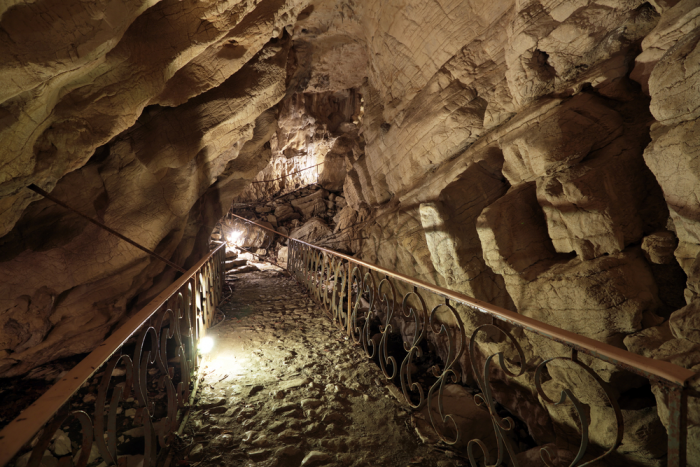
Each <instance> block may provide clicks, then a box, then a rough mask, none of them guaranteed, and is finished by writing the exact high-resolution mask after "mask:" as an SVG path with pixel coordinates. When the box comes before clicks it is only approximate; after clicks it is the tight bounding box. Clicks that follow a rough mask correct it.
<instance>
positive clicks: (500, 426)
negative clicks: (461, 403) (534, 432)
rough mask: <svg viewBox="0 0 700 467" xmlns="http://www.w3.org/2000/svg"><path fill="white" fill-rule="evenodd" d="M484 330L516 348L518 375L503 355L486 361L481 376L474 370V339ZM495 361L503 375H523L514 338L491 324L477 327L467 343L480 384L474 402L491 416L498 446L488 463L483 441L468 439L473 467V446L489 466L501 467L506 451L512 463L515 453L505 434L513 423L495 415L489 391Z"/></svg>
mask: <svg viewBox="0 0 700 467" xmlns="http://www.w3.org/2000/svg"><path fill="white" fill-rule="evenodd" d="M487 330H495V331H496V332H498V333H501V334H503V335H504V336H505V337H506V338H507V339H508V340H509V341H510V342H511V344H512V345H513V346H514V347H515V349H516V351H517V352H518V359H519V368H518V370H517V372H512V371H511V370H510V369H509V368H508V366H507V365H506V362H507V363H508V364H510V365H515V364H516V362H515V361H513V360H510V359H508V358H506V357H505V356H504V354H503V352H498V353H495V354H493V355H490V356H488V357H487V358H486V362H485V363H484V368H483V372H482V373H481V375H480V374H479V372H478V371H477V368H478V362H477V359H476V358H477V355H478V353H477V351H476V336H477V334H479V333H480V332H482V331H487ZM494 358H498V363H499V365H500V366H501V369H502V370H503V372H504V373H505V374H506V375H508V376H510V377H513V378H517V377H518V376H521V375H522V374H523V373H524V372H525V369H526V366H525V363H524V362H525V355H524V354H523V350H522V348H521V347H520V344H518V341H516V340H515V338H513V336H512V335H511V334H510V333H509V332H508V331H505V330H503V329H501V328H500V327H498V326H495V325H493V324H484V325H482V326H479V327H478V328H476V329H475V330H474V332H473V333H472V336H471V340H470V341H469V359H470V361H471V365H472V368H473V369H474V376H475V378H476V382H477V384H478V385H479V389H481V394H477V395H475V396H474V401H475V402H476V405H477V406H479V407H482V408H484V409H486V410H487V411H488V412H489V415H490V416H491V422H492V423H493V429H494V431H495V432H496V441H497V443H498V458H497V460H496V463H495V464H492V465H491V464H489V452H488V448H487V447H486V445H485V444H484V443H483V441H481V440H479V439H473V440H470V441H469V443H468V445H467V454H468V456H469V462H470V463H471V465H472V467H476V465H477V464H476V458H475V456H474V446H478V447H479V449H480V450H481V452H482V454H483V456H484V463H485V465H487V466H489V467H496V466H499V465H501V464H502V463H503V461H504V458H505V452H507V453H508V455H509V456H510V458H511V460H512V461H513V462H515V452H514V451H513V447H512V446H511V443H510V440H509V439H508V437H507V435H506V433H507V432H508V431H511V430H512V429H513V427H514V426H515V424H514V422H513V419H512V418H510V417H506V418H501V417H500V416H499V415H498V413H497V412H496V402H495V400H494V398H493V391H492V390H491V362H492V361H493V359H494Z"/></svg>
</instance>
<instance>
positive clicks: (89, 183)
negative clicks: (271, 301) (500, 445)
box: [0, 0, 700, 465]
mask: <svg viewBox="0 0 700 467" xmlns="http://www.w3.org/2000/svg"><path fill="white" fill-rule="evenodd" d="M2 8H3V9H2V10H0V14H1V15H2V16H0V26H1V27H2V29H1V30H2V35H0V57H2V60H0V80H1V81H0V82H1V83H2V85H3V86H2V87H1V89H0V101H1V102H2V103H1V104H0V143H1V144H0V167H1V169H0V284H1V285H0V374H2V375H14V374H22V373H24V372H27V371H28V370H30V369H31V368H33V367H35V366H37V365H40V364H42V363H44V362H46V361H49V360H52V359H56V358H60V357H62V356H67V355H73V354H75V353H79V352H85V351H88V350H90V349H92V348H94V346H95V345H96V344H97V343H98V342H100V341H101V339H102V338H103V336H104V335H106V334H107V333H108V332H109V331H110V330H111V329H113V328H114V327H115V326H116V325H118V324H119V323H120V322H121V321H123V320H124V319H125V317H127V316H128V314H129V313H130V312H132V311H134V310H136V309H138V307H139V306H140V305H142V304H143V303H145V302H146V301H147V300H148V299H149V298H150V297H153V296H154V294H156V293H157V292H158V291H159V290H162V288H163V287H165V286H166V285H167V284H168V283H169V281H171V280H172V279H173V278H174V277H175V273H174V272H173V271H170V270H169V269H168V268H166V267H164V265H162V264H161V263H159V262H158V261H156V260H154V259H151V258H150V257H148V256H146V255H145V254H143V253H142V252H140V251H137V250H135V249H133V248H132V247H130V246H128V245H126V244H124V243H123V242H120V241H119V240H117V239H115V238H113V237H111V236H109V235H108V234H107V233H105V232H104V231H101V230H99V229H98V228H96V227H94V226H93V225H91V224H88V223H86V222H85V221H83V220H81V219H80V218H79V217H78V216H76V215H74V214H72V213H70V212H66V211H65V210H63V209H62V208H59V207H57V206H55V205H53V204H52V203H51V202H49V201H46V200H40V199H39V197H38V196H36V195H34V194H33V193H32V192H31V191H29V190H28V189H27V188H26V186H28V185H29V184H32V183H34V184H37V185H39V186H41V187H43V188H44V189H47V190H49V191H52V193H53V194H54V195H55V196H57V197H59V198H61V199H63V200H64V201H66V202H68V203H69V204H71V205H72V206H74V207H75V208H76V209H79V210H80V211H81V212H84V213H86V214H89V215H90V216H93V217H95V218H97V219H99V220H100V221H102V222H104V223H106V224H107V225H109V226H110V227H112V228H114V229H116V230H118V231H120V232H122V233H123V234H125V235H128V236H129V237H131V238H133V239H134V240H136V241H138V242H140V243H142V244H143V245H144V246H146V247H148V248H151V249H154V250H155V251H157V252H158V253H159V254H161V255H163V256H165V257H167V258H169V259H171V260H172V261H174V262H176V263H178V264H180V265H182V266H184V267H187V266H188V265H191V264H192V263H193V262H194V261H196V259H197V258H199V257H200V256H201V254H202V253H203V252H204V251H206V248H207V241H208V238H209V234H210V233H211V230H212V228H213V226H214V225H215V223H216V222H217V221H218V220H219V219H220V218H221V216H222V214H223V213H224V212H225V211H226V210H227V209H228V208H229V206H230V204H231V202H232V201H235V202H236V203H268V202H269V200H270V199H271V198H272V197H273V196H281V195H285V194H289V193H291V192H296V191H297V190H298V189H299V188H302V187H304V186H306V185H309V184H318V186H320V187H321V188H322V189H323V190H320V191H317V192H316V193H321V194H315V193H305V194H304V195H300V196H295V197H294V200H293V201H289V202H286V201H285V202H275V203H268V206H267V207H268V208H269V212H267V211H266V212H264V213H261V215H262V214H264V216H265V219H266V221H268V222H270V224H271V225H276V226H280V227H281V228H284V229H287V227H284V226H283V224H284V225H285V226H286V225H290V226H291V225H292V224H291V223H293V228H292V230H296V232H295V233H296V235H298V236H301V237H303V238H314V239H317V241H319V242H323V241H324V239H325V240H326V241H327V240H328V238H331V236H335V237H332V238H338V236H342V239H341V240H340V242H341V243H339V244H338V245H339V246H338V248H339V249H342V250H344V251H351V252H352V253H354V254H357V255H358V256H359V257H362V258H364V259H366V260H369V261H372V262H375V263H378V264H380V265H382V266H385V267H389V268H392V269H395V270H398V271H399V272H402V273H404V274H407V275H410V276H413V277H417V278H420V279H422V280H426V281H428V282H431V283H435V284H438V285H441V286H444V287H448V288H451V289H454V290H457V291H460V292H463V293H465V294H468V295H472V296H474V297H476V298H479V299H481V300H485V301H488V302H491V303H494V304H497V305H499V306H502V307H505V308H508V309H512V310H516V311H518V312H519V313H522V314H524V315H527V316H531V317H533V318H536V319H539V320H542V321H545V322H548V323H550V324H553V325H556V326H559V327H562V328H564V329H567V330H570V331H574V332H577V333H579V334H582V335H586V336H588V337H591V338H593V339H597V340H600V341H604V342H607V343H609V344H612V345H616V346H619V347H621V348H626V349H629V350H631V351H634V352H637V353H640V354H644V355H648V356H652V357H654V358H660V359H666V360H671V361H674V362H677V363H678V364H681V365H684V366H686V367H688V368H694V369H697V368H698V367H697V365H700V357H698V355H700V353H699V350H698V348H697V346H698V345H700V344H699V343H698V342H696V341H698V339H697V336H696V335H695V334H697V333H696V332H695V330H696V328H697V326H696V324H697V323H696V321H697V320H698V318H697V317H698V312H697V306H696V305H697V301H698V300H700V296H699V295H700V260H699V259H698V256H699V254H700V205H699V204H698V191H699V188H698V187H700V183H699V181H698V180H699V179H700V169H699V167H700V166H699V165H698V164H697V163H696V160H697V159H698V155H699V154H700V65H699V64H700V45H699V44H700V29H699V28H700V7H698V3H697V1H695V0H680V1H667V0H663V1H662V0H655V1H652V2H644V1H642V0H624V1H623V0H620V1H607V0H580V1H579V0H577V1H564V0H556V1H544V0H528V1H514V0H497V1H483V0H446V1H441V2H436V1H431V0H425V1H413V2H399V1H394V0H388V1H385V0H382V1H379V0H368V1H363V2H357V1H353V0H259V1H234V0H231V1H228V2H213V1H204V2H202V1H198V2H194V1H187V0H185V1H179V0H178V1H175V0H161V1H155V0H153V1H148V2H139V1H133V2H126V3H124V2H111V1H104V2H100V3H98V4H93V3H85V2H79V1H77V0H75V1H72V0H69V1H67V2H59V3H56V2H51V1H44V0H39V1H37V2H33V3H19V2H11V3H7V4H5V5H3V7H2ZM252 182H254V183H252ZM341 194H342V197H341V198H342V200H343V201H342V205H341V204H340V203H339V202H337V203H336V202H335V201H334V199H336V198H335V197H336V196H337V195H341ZM341 198H338V199H341ZM331 212H332V213H333V215H332V216H331V215H330V214H329V213H331ZM331 220H332V222H331ZM431 300H432V299H431ZM429 301H430V300H429ZM433 302H434V300H433V301H431V302H430V303H429V304H430V305H435V304H437V302H435V303H433ZM459 313H460V316H461V317H462V319H463V321H464V322H465V329H466V330H467V332H468V335H469V334H471V332H472V331H473V330H474V329H476V327H477V326H478V325H480V324H482V322H483V321H482V320H481V318H480V317H475V316H474V315H473V313H472V312H471V311H470V310H466V309H465V310H461V309H460V310H459ZM396 326H397V329H398V328H400V329H401V330H402V332H403V333H404V334H406V335H409V334H410V333H411V332H412V331H411V329H404V328H401V325H400V323H397V324H396ZM694 333H695V334H694ZM515 337H516V338H517V340H518V342H519V343H520V345H521V346H522V348H523V352H524V353H525V354H526V356H527V358H528V361H529V362H530V363H531V364H533V365H535V364H537V363H538V362H540V361H542V359H544V358H548V357H552V356H555V355H560V353H561V352H562V348H561V347H560V346H558V345H556V344H552V343H551V342H548V341H545V340H544V339H540V338H537V337H535V336H532V335H529V334H525V333H520V334H518V335H517V336H515ZM431 345H434V346H435V348H436V349H438V352H439V353H440V354H444V355H446V354H447V347H446V343H445V342H442V341H440V340H435V341H433V342H432V343H431ZM499 346H500V347H499ZM504 346H505V344H504V343H503V342H500V341H493V342H491V341H489V339H484V340H483V342H482V341H479V343H478V348H479V349H480V350H481V351H483V352H484V353H488V352H493V351H496V350H498V349H500V348H502V347H503V348H505V347H504ZM459 365H460V367H461V369H462V370H463V373H462V374H463V382H468V381H467V380H468V379H469V378H470V376H464V375H468V374H470V373H469V372H470V368H469V360H468V359H467V358H466V357H465V358H464V359H463V360H461V361H460V362H459ZM593 365H594V368H595V369H596V371H598V373H599V374H600V375H601V377H602V378H603V379H604V380H605V381H607V382H609V383H611V387H612V388H613V391H614V392H615V395H616V397H620V398H621V399H624V400H628V399H634V398H635V397H637V398H641V399H643V403H642V402H639V403H638V402H635V403H629V404H628V405H626V406H625V408H624V417H625V424H626V425H627V426H629V427H634V429H630V430H629V431H628V433H629V434H626V437H625V439H624V440H623V444H622V448H621V449H620V451H619V455H621V456H625V457H624V460H621V459H618V460H616V461H615V462H618V461H619V462H638V463H641V464H643V465H660V464H663V462H664V459H663V453H664V451H663V449H661V448H659V445H658V444H659V439H660V438H663V436H664V433H665V430H664V425H667V424H668V410H667V403H668V401H667V399H666V396H665V393H664V392H663V391H662V390H661V389H660V388H658V387H656V386H653V387H652V388H651V389H650V388H649V387H648V386H646V385H645V383H644V381H642V380H641V379H636V378H628V377H625V375H623V374H621V373H620V372H619V371H617V370H615V369H614V368H613V367H611V366H608V365H605V364H602V363H600V362H598V363H593ZM550 376H551V379H550V380H549V381H548V382H547V383H546V385H545V386H546V390H547V391H548V394H550V395H551V397H554V396H553V395H552V394H555V393H556V392H557V391H560V390H561V389H562V388H564V387H575V388H576V389H575V390H576V391H578V396H579V397H580V399H581V400H582V401H585V403H586V404H588V405H589V409H590V413H591V419H592V420H593V421H592V423H597V424H598V425H595V426H596V430H597V432H598V434H597V435H596V436H597V437H593V439H592V440H593V443H594V444H595V443H597V444H601V445H606V443H607V441H606V439H607V438H606V437H605V436H604V435H603V434H604V433H609V432H610V431H611V430H613V427H611V426H608V425H606V424H605V423H608V422H603V421H601V420H604V419H605V416H604V415H605V414H608V415H609V410H610V409H609V407H608V406H607V405H606V402H605V401H604V400H603V399H601V397H600V396H601V394H600V393H599V391H597V390H594V389H586V388H588V387H590V386H591V385H590V384H584V383H583V381H584V378H585V375H582V374H581V373H580V372H577V370H576V369H567V368H564V367H563V366H558V367H557V366H556V365H555V367H554V368H553V370H552V371H551V374H550ZM494 381H497V383H494V385H495V386H494V387H495V388H496V389H495V392H496V398H497V399H498V400H499V402H501V403H502V404H503V406H504V407H506V408H508V410H510V411H511V413H514V414H516V415H517V416H518V417H519V418H521V419H522V420H523V421H524V422H525V424H526V425H527V427H528V430H529V431H530V434H531V435H532V436H533V438H534V439H536V440H537V441H538V442H541V443H556V446H557V449H559V451H557V452H560V455H561V456H563V457H562V458H567V457H566V454H565V453H566V452H567V449H569V450H570V449H574V451H575V448H571V446H574V445H576V443H577V442H578V439H577V438H576V435H575V433H576V431H575V427H576V421H575V416H574V415H572V413H571V412H570V411H566V410H563V409H562V410H559V409H553V408H552V407H551V406H550V407H548V408H549V410H548V411H547V410H544V409H543V407H544V406H546V405H547V404H545V401H543V400H542V399H541V398H540V397H539V396H538V395H537V393H536V391H535V388H534V382H533V381H531V380H528V379H527V378H524V379H522V380H519V381H518V382H517V383H512V382H509V380H508V378H506V377H505V375H504V374H503V373H502V372H501V373H498V372H496V373H494ZM652 393H653V395H654V396H652ZM513 394H518V396H517V397H514V396H513ZM630 394H631V395H630ZM639 394H642V396H639ZM654 397H655V398H656V401H657V403H658V404H657V406H656V407H655V406H654V403H653V400H654ZM635 400H637V399H635ZM649 401H652V402H649ZM526 407H527V408H529V409H527V410H526V409H525V408H526ZM693 410H695V412H694V413H695V414H696V415H697V410H696V408H693ZM696 415H694V416H691V417H689V420H690V423H691V426H692V428H691V439H690V440H689V445H690V446H691V451H692V452H691V453H690V457H691V459H692V462H695V463H700V450H698V446H700V441H698V438H697V437H698V436H700V429H699V428H698V425H700V418H699V417H698V416H696ZM608 419H609V417H608ZM601 433H603V434H601ZM650 433H651V434H654V433H656V434H658V433H661V434H660V435H658V436H656V435H653V436H652V435H649V434H650ZM661 441H662V444H663V439H661ZM567 446H568V447H567ZM528 455H529V454H528ZM527 459H528V457H527V456H526V455H523V462H525V460H527Z"/></svg>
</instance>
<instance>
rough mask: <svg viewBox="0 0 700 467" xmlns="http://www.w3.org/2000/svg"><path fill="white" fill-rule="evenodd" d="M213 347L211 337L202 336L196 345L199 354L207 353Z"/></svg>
mask: <svg viewBox="0 0 700 467" xmlns="http://www.w3.org/2000/svg"><path fill="white" fill-rule="evenodd" d="M213 348H214V339H212V338H211V337H202V338H201V339H200V340H199V344H198V345H197V350H198V351H199V353H201V354H207V353H209V352H211V349H213Z"/></svg>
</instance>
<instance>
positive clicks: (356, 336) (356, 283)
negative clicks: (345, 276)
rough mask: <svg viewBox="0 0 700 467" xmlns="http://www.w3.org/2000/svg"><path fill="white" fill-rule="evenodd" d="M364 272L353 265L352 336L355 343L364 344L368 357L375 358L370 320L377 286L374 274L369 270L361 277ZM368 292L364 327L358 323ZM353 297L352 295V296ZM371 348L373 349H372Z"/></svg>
mask: <svg viewBox="0 0 700 467" xmlns="http://www.w3.org/2000/svg"><path fill="white" fill-rule="evenodd" d="M361 274H362V272H361V271H360V269H359V268H358V267H357V266H355V267H353V270H352V273H351V275H350V280H351V284H352V286H353V290H354V296H355V302H354V304H353V305H352V315H351V317H350V319H351V336H352V340H353V342H354V343H355V344H358V345H362V349H363V350H364V352H365V355H366V356H367V357H368V358H373V357H374V354H375V347H374V341H373V340H372V338H371V337H372V336H371V335H370V321H371V318H372V308H373V306H374V297H375V290H376V289H375V287H374V277H372V274H371V273H369V272H367V273H365V275H364V277H363V278H362V279H360V277H361ZM363 294H367V298H368V302H369V307H368V310H367V313H365V316H364V323H363V325H362V329H360V326H359V325H358V324H357V321H358V317H359V316H358V315H359V313H360V305H361V303H362V295H363ZM351 299H352V297H351ZM370 349H371V350H370Z"/></svg>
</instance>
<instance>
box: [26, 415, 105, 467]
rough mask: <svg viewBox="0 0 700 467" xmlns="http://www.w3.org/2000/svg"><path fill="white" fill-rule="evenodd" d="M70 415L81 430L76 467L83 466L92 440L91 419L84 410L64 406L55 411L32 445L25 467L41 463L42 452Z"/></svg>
mask: <svg viewBox="0 0 700 467" xmlns="http://www.w3.org/2000/svg"><path fill="white" fill-rule="evenodd" d="M71 417H74V418H75V419H77V420H78V421H79V422H80V426H81V428H82V431H83V439H82V443H81V444H80V449H81V451H80V457H79V458H78V463H77V464H76V467H85V466H86V465H87V463H88V460H89V458H90V448H91V446H92V440H93V430H92V421H91V420H90V416H89V415H88V414H87V413H85V412H84V411H82V410H76V411H72V412H69V411H68V410H66V406H64V408H63V409H62V411H61V412H59V413H56V415H55V416H54V419H53V420H52V421H51V423H49V424H48V425H47V426H46V427H45V428H44V432H43V433H42V435H41V436H40V437H39V441H38V442H37V445H36V446H35V447H34V450H33V451H32V454H31V455H30V456H29V461H28V462H27V467H39V465H40V464H41V459H42V457H43V456H44V452H45V451H46V450H47V449H48V447H49V444H50V443H51V439H52V438H53V435H54V434H55V433H56V432H57V431H58V429H59V428H60V427H61V425H63V423H65V421H66V420H68V419H69V418H71Z"/></svg>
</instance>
